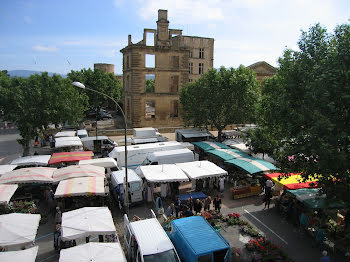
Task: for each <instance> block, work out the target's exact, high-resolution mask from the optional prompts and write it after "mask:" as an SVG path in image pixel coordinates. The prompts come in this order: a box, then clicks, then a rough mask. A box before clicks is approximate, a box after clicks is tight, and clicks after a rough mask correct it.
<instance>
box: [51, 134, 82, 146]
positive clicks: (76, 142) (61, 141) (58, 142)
mask: <svg viewBox="0 0 350 262" xmlns="http://www.w3.org/2000/svg"><path fill="white" fill-rule="evenodd" d="M75 146H78V147H82V146H83V143H82V142H81V139H80V138H79V137H77V136H72V137H58V138H56V139H55V148H61V147H75Z"/></svg>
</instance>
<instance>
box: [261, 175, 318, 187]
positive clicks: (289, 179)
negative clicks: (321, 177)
mask: <svg viewBox="0 0 350 262" xmlns="http://www.w3.org/2000/svg"><path fill="white" fill-rule="evenodd" d="M265 176H266V177H267V178H270V179H271V180H272V181H273V182H274V183H276V184H279V185H281V186H283V187H284V188H286V189H300V188H310V187H316V183H315V182H317V181H318V179H317V178H309V179H308V180H306V181H304V180H303V177H302V176H301V175H300V174H292V173H291V174H289V175H288V176H283V174H281V173H272V174H267V175H265Z"/></svg>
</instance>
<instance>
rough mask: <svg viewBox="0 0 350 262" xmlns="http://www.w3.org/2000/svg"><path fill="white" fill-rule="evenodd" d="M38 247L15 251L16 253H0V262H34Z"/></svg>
mask: <svg viewBox="0 0 350 262" xmlns="http://www.w3.org/2000/svg"><path fill="white" fill-rule="evenodd" d="M38 250H39V247H38V246H35V247H32V248H28V249H24V250H17V251H6V252H0V261H1V262H35V259H36V256H37V254H38Z"/></svg>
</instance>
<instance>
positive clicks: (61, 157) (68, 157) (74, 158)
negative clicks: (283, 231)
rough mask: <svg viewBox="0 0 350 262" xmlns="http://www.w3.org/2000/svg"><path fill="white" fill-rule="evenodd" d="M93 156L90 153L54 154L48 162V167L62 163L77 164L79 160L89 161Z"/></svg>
mask: <svg viewBox="0 0 350 262" xmlns="http://www.w3.org/2000/svg"><path fill="white" fill-rule="evenodd" d="M93 155H94V153H93V152H92V151H77V152H61V153H54V154H52V156H51V159H50V161H49V164H50V165H53V164H57V163H64V162H78V161H80V160H87V159H91V157H92V156H93Z"/></svg>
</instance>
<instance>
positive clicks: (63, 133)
mask: <svg viewBox="0 0 350 262" xmlns="http://www.w3.org/2000/svg"><path fill="white" fill-rule="evenodd" d="M75 135H76V132H75V131H61V132H58V133H57V134H56V135H55V138H57V137H72V136H75Z"/></svg>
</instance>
